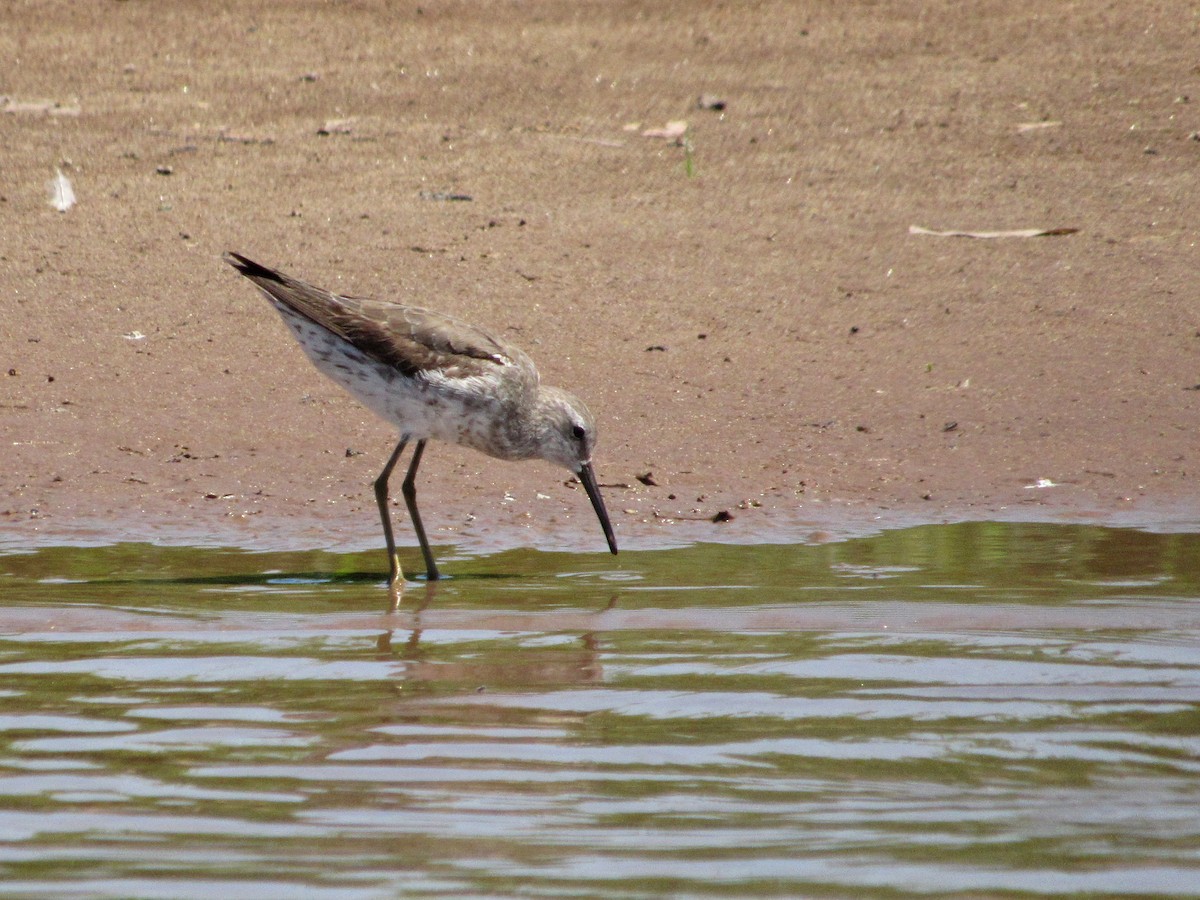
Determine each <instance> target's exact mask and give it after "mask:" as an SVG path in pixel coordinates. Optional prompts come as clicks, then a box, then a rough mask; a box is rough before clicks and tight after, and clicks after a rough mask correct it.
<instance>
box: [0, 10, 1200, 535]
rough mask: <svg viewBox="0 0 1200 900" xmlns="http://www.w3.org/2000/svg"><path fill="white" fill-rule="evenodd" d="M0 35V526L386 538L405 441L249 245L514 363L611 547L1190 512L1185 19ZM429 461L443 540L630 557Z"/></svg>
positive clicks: (410, 22) (674, 13)
mask: <svg viewBox="0 0 1200 900" xmlns="http://www.w3.org/2000/svg"><path fill="white" fill-rule="evenodd" d="M3 15H4V18H5V20H6V21H5V27H3V28H0V58H3V59H5V60H8V63H7V64H6V65H5V66H4V70H3V73H2V77H3V81H0V95H3V99H0V126H2V127H3V133H4V144H5V149H4V151H3V153H2V155H0V236H2V240H0V435H2V440H3V446H4V447H5V464H4V466H3V469H2V471H0V544H3V545H5V546H10V547H11V546H21V545H24V544H31V543H52V542H56V541H79V540H97V541H110V540H126V539H155V540H169V541H182V542H195V541H206V542H216V543H233V544H239V545H246V546H281V545H288V546H363V545H369V544H371V543H373V542H375V541H377V540H378V523H377V521H376V514H375V509H374V503H373V498H372V495H371V490H370V482H371V480H372V479H373V478H374V476H375V474H376V473H377V472H378V470H379V468H380V467H381V466H382V463H383V461H384V459H385V458H386V455H387V452H388V450H389V449H390V445H391V443H392V440H393V434H392V431H391V429H390V428H389V427H388V426H387V425H385V424H384V423H382V422H380V421H377V420H375V419H374V418H373V417H371V415H370V414H369V413H367V412H366V411H364V410H363V409H362V408H361V407H359V406H358V405H356V403H355V402H354V401H353V400H352V399H350V398H349V397H347V396H344V395H343V394H342V393H341V392H340V391H339V389H338V388H337V387H336V386H334V385H333V384H331V383H329V382H327V381H325V380H324V379H323V378H322V376H321V375H320V374H319V373H317V372H316V371H315V370H314V369H312V368H311V367H310V366H309V364H308V363H307V361H306V360H305V359H304V357H303V356H302V354H301V352H300V350H299V349H298V348H297V347H296V346H295V345H294V343H293V341H292V339H291V337H290V336H289V335H288V334H287V332H286V330H285V329H284V326H283V325H282V323H280V322H279V320H278V318H277V316H276V315H275V314H274V313H273V312H272V310H271V309H270V307H269V306H268V305H267V304H266V303H265V302H264V301H263V300H262V299H261V298H259V297H258V296H257V295H256V294H255V292H254V291H253V290H252V289H251V288H250V286H249V285H248V284H246V283H245V282H244V281H243V280H241V279H239V277H238V276H237V275H236V274H235V273H233V272H232V271H231V270H230V269H229V268H228V267H226V266H224V265H223V264H222V263H221V262H220V254H221V251H223V250H225V249H234V250H238V251H241V252H244V253H246V254H248V255H250V256H253V257H255V258H256V259H260V260H261V261H262V262H264V263H267V264H269V265H275V266H278V267H280V268H283V269H285V270H287V271H290V272H293V273H295V274H297V275H299V276H301V277H304V278H306V279H308V280H310V281H313V282H315V283H318V284H322V285H324V286H326V287H329V288H331V289H334V290H338V291H341V292H344V293H353V294H360V295H371V296H377V297H386V298H392V299H396V300H399V301H402V302H407V303H413V304H418V305H424V306H428V307H432V308H435V309H439V310H442V311H445V312H449V313H452V314H454V315H457V316H459V317H461V318H464V319H467V320H469V321H473V322H477V323H479V324H482V325H486V326H488V327H490V328H492V329H494V330H495V331H497V332H498V333H501V334H503V335H504V336H505V337H507V338H509V339H511V340H513V341H515V342H516V343H518V344H519V345H521V346H523V347H524V348H525V349H526V350H527V351H528V352H529V353H530V354H531V355H532V356H533V357H534V358H535V359H536V360H537V361H538V363H539V366H540V368H541V370H542V374H543V377H544V378H545V380H547V381H549V382H551V383H557V384H561V385H563V386H565V387H568V388H570V389H572V390H574V391H575V392H577V393H578V394H580V395H581V396H583V397H584V399H585V400H586V401H587V402H588V404H589V406H590V407H591V409H592V411H593V412H594V413H595V415H596V417H597V419H598V421H599V423H600V428H601V443H600V447H599V450H598V452H597V457H596V469H597V473H598V475H599V477H600V481H601V482H602V484H604V485H607V487H606V489H605V494H606V496H607V498H608V504H609V507H610V511H611V512H612V513H613V519H614V522H615V524H616V527H617V532H618V536H619V538H620V539H621V540H622V542H623V543H624V545H625V546H629V547H639V546H640V547H650V546H658V545H662V544H666V543H674V542H678V541H686V540H696V539H701V540H703V539H713V540H746V541H757V540H793V539H794V540H802V539H808V538H813V537H820V536H824V535H837V534H840V533H843V532H844V531H845V530H846V529H850V530H854V529H867V528H872V527H878V526H879V525H881V524H882V525H888V524H906V523H911V522H917V521H942V520H947V519H962V518H996V517H1002V518H1031V519H1038V518H1041V519H1069V520H1076V521H1080V520H1082V521H1099V522H1114V523H1137V524H1150V525H1153V524H1155V523H1159V524H1162V523H1167V524H1170V523H1175V524H1176V525H1179V526H1180V527H1186V526H1188V525H1195V524H1197V522H1198V521H1200V513H1198V512H1197V510H1198V509H1200V506H1198V505H1197V501H1198V500H1200V481H1198V479H1197V474H1200V464H1198V452H1200V450H1198V441H1197V426H1198V425H1200V418H1198V413H1200V315H1198V313H1197V308H1198V307H1197V303H1196V295H1197V287H1196V275H1195V273H1196V271H1197V263H1198V262H1200V250H1198V248H1197V236H1198V233H1200V228H1198V226H1197V217H1196V209H1197V181H1196V172H1197V167H1198V166H1200V139H1198V137H1200V74H1198V70H1197V68H1196V58H1195V47H1196V42H1197V38H1198V36H1200V35H1198V32H1200V19H1198V18H1197V13H1196V9H1195V8H1194V6H1193V5H1191V4H1187V3H1183V2H1164V3H1158V4H1153V5H1150V6H1147V5H1144V4H1127V5H1121V4H1101V3H1080V4H1075V5H1072V6H1071V7H1069V8H1062V9H1058V8H1055V9H1050V8H1048V7H1046V6H1045V4H1042V3H1035V2H1025V0H1022V2H1015V3H1014V2H1005V3H1000V2H996V3H981V4H970V5H969V6H961V5H960V4H954V3H942V4H934V5H930V4H928V3H916V2H912V3H907V2H892V3H881V4H873V5H862V4H843V3H791V2H783V3H762V4H737V5H735V6H732V7H731V6H729V5H723V4H715V3H690V2H689V3H683V2H663V3H607V2H606V3H576V2H532V3H528V2H527V3H502V4H476V3H436V4H428V3H422V4H417V3H405V4H388V5H385V4H382V3H370V2H355V3H331V4H322V5H311V4H294V3H281V2H258V3H239V4H225V3H216V2H210V3H194V4H186V5H184V4H140V3H102V4H83V5H79V4H71V3H65V2H63V3H53V2H51V3H16V4H10V5H9V6H8V7H7V8H6V10H5V12H4V14H3ZM148 35H153V39H148V37H147V36H148ZM701 97H703V98H704V102H703V103H699V102H698V100H699V99H700V98H701ZM675 122H684V123H686V131H683V133H682V134H678V133H677V132H678V130H679V129H682V128H683V127H684V126H678V127H675V126H671V125H669V123H675ZM661 132H666V133H667V136H662V134H661ZM673 134H674V136H672V135H673ZM56 169H59V170H61V171H62V173H63V175H64V176H65V177H66V178H67V179H68V180H69V181H70V183H71V185H72V188H73V191H74V193H75V196H76V199H77V202H76V204H75V205H74V206H73V207H72V208H71V209H70V210H69V211H67V212H59V211H56V209H55V208H54V207H53V206H52V205H51V202H50V198H51V194H50V188H49V187H48V183H49V182H50V180H51V179H52V178H53V177H54V175H55V170H56ZM911 226H920V227H922V228H925V229H930V230H933V231H939V232H944V231H971V232H996V231H1015V230H1021V229H1041V230H1051V231H1055V232H1058V233H1055V234H1051V235H1048V236H1040V237H1016V236H1009V237H996V238H973V237H962V236H957V237H956V236H942V235H929V234H921V233H912V232H911V230H910V228H911ZM422 471H423V477H422V482H421V490H422V495H421V496H422V508H423V509H424V510H425V511H426V519H427V524H428V526H429V528H430V531H431V537H432V538H433V540H434V541H435V543H458V544H460V545H463V546H467V547H473V548H477V549H488V548H492V547H500V546H510V545H516V544H535V545H544V546H555V547H563V546H567V547H575V548H578V549H595V550H596V551H597V552H600V551H602V550H603V539H602V537H601V535H600V531H599V528H598V527H597V526H596V523H595V521H594V518H593V516H592V513H591V509H590V507H589V506H588V503H587V500H586V498H585V497H584V496H583V493H582V491H581V490H579V489H578V487H577V486H573V485H569V484H566V483H565V482H566V480H567V478H568V477H569V475H568V473H566V472H565V471H562V472H560V471H556V470H554V469H552V468H550V467H549V466H547V465H543V464H519V465H514V464H507V463H501V462H498V461H493V460H489V459H487V458H484V457H482V456H479V455H478V454H474V453H472V452H470V451H466V450H460V449H458V448H455V447H444V446H437V447H434V448H432V449H431V451H430V453H429V454H427V461H426V463H425V465H424V466H423V469H422ZM722 512H728V513H729V514H730V515H731V517H732V518H731V519H730V520H728V521H724V522H718V523H714V522H713V521H712V519H713V517H716V516H718V514H720V513H722ZM399 535H400V540H401V542H402V543H404V544H412V543H415V542H414V541H413V539H412V536H411V533H410V532H409V530H408V528H407V526H406V525H405V524H403V523H401V524H400V525H399Z"/></svg>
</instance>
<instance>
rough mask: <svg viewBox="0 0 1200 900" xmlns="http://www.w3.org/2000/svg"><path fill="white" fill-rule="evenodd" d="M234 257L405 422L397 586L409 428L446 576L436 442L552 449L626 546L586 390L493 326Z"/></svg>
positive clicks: (341, 369)
mask: <svg viewBox="0 0 1200 900" xmlns="http://www.w3.org/2000/svg"><path fill="white" fill-rule="evenodd" d="M224 259H225V261H226V262H228V263H229V264H230V265H231V266H233V267H234V268H235V269H237V270H238V271H239V272H240V273H241V274H243V275H245V276H246V277H247V278H249V279H250V280H251V281H252V282H254V284H255V285H256V286H257V287H258V288H259V290H260V291H262V293H263V294H264V295H265V296H266V298H267V299H268V300H269V301H270V302H271V304H272V305H273V306H274V307H275V309H276V310H278V312H279V314H280V316H282V318H283V320H284V322H286V323H287V325H288V327H289V328H290V329H291V331H292V334H293V335H295V337H296V339H297V340H298V341H299V342H300V345H301V346H302V347H303V348H304V352H305V353H306V354H307V355H308V358H309V359H310V360H312V362H313V364H314V365H315V366H316V367H317V368H318V369H320V370H321V371H322V372H323V373H325V374H326V375H328V376H329V377H330V378H332V379H333V380H334V381H336V382H337V383H338V384H340V385H341V386H342V387H344V388H345V389H346V390H347V391H349V392H350V393H351V394H352V395H353V396H354V397H355V398H357V399H358V400H359V401H361V402H362V403H363V404H364V405H365V406H367V407H368V408H369V409H371V410H373V411H374V412H375V413H376V414H378V415H379V416H381V417H382V418H383V419H385V420H386V421H388V422H391V423H392V424H393V425H395V426H396V427H397V428H398V429H399V431H400V434H401V439H400V443H399V444H398V445H397V447H396V449H395V451H394V452H393V453H392V457H391V459H390V460H389V461H388V465H387V466H386V467H385V468H384V471H383V472H382V473H381V475H380V477H379V480H377V481H376V497H377V499H378V500H379V504H380V516H381V518H382V520H383V525H384V534H385V537H386V538H387V543H388V554H389V558H390V563H391V567H392V573H391V581H390V583H391V587H392V593H393V597H394V598H396V599H398V597H399V590H400V588H399V585H400V579H401V578H402V574H401V572H400V567H399V563H398V561H397V559H396V554H395V547H394V542H393V540H392V536H391V520H390V517H389V515H388V512H387V506H386V501H387V479H388V476H389V475H390V474H391V470H392V467H393V466H394V465H395V463H396V460H397V459H398V458H399V456H400V454H401V452H402V451H403V449H404V447H405V445H406V444H407V442H408V441H409V440H416V441H417V447H416V449H415V450H414V451H413V459H412V462H411V463H410V465H409V472H408V476H407V477H406V478H405V482H404V494H405V500H406V501H407V502H408V508H409V514H410V516H411V518H412V520H413V526H414V528H415V529H416V531H417V537H418V539H419V540H420V542H421V550H422V553H423V554H424V556H425V563H426V569H427V576H428V577H429V578H430V579H435V578H437V577H438V572H437V567H436V565H435V564H434V562H433V555H432V553H431V552H430V550H429V544H428V541H427V540H426V538H425V532H424V528H423V527H422V525H421V521H420V514H419V512H418V511H417V507H416V492H415V487H414V484H413V480H414V477H415V475H416V469H417V466H418V465H419V463H420V459H421V454H422V452H423V451H424V447H425V442H426V441H428V440H431V439H434V440H441V441H449V442H452V443H456V444H463V445H465V446H468V447H473V448H474V449H476V450H479V451H481V452H483V453H486V454H488V455H489V456H494V457H497V458H499V459H510V460H520V459H535V458H536V459H545V460H548V461H549V462H553V463H556V464H558V465H561V466H564V467H566V468H568V469H570V470H571V471H573V472H575V473H576V474H577V475H578V476H579V479H580V481H581V482H582V483H583V485H584V488H585V489H586V490H587V493H588V496H589V498H590V499H591V501H592V506H593V507H594V508H595V510H596V515H597V517H598V518H599V519H600V524H601V527H602V528H603V529H604V534H605V538H606V539H607V541H608V545H609V549H610V550H611V551H612V552H613V553H616V552H617V546H616V540H615V538H614V537H613V533H612V528H611V526H610V524H609V520H608V513H607V511H606V510H605V508H604V501H603V499H602V498H601V497H600V493H599V489H598V488H597V487H596V483H595V476H594V475H593V474H592V466H591V457H592V450H593V449H594V447H595V443H596V426H595V421H594V419H593V418H592V415H591V413H590V412H588V409H587V407H586V406H585V405H584V404H583V402H582V401H580V400H579V399H578V398H577V397H574V396H573V395H571V394H569V393H567V392H566V391H563V390H561V389H559V388H554V387H548V386H544V385H542V384H541V383H540V379H539V377H538V372H537V368H536V367H535V366H534V364H533V361H532V360H531V359H530V358H529V357H528V356H526V355H525V353H523V352H522V351H521V350H519V349H518V348H516V347H513V346H512V345H510V344H508V343H507V342H505V341H502V340H500V339H499V338H497V337H495V336H494V335H492V334H489V333H488V332H486V331H484V330H483V329H481V328H477V327H475V326H473V325H469V324H467V323H466V322H461V321H459V320H458V319H454V318H452V317H450V316H445V315H441V314H440V313H436V312H432V311H430V310H427V309H422V308H420V307H415V306H402V305H400V304H398V303H389V302H387V301H383V300H364V299H360V298H356V297H343V296H339V295H337V294H333V293H330V292H329V291H326V290H323V289H321V288H318V287H314V286H313V285H311V284H308V283H307V282H305V281H301V280H300V279H298V278H293V277H291V276H289V275H285V274H283V273H282V272H278V271H276V270H274V269H270V268H268V267H266V266H263V265H260V264H258V263H256V262H254V261H252V260H250V259H247V258H246V257H244V256H241V255H239V254H237V253H227V254H225V256H224Z"/></svg>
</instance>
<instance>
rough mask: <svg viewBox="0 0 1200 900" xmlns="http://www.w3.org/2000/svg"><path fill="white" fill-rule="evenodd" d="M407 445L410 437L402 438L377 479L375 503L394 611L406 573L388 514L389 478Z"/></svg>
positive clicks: (397, 604) (389, 592)
mask: <svg viewBox="0 0 1200 900" xmlns="http://www.w3.org/2000/svg"><path fill="white" fill-rule="evenodd" d="M407 444H408V435H405V436H404V437H402V438H400V443H398V444H396V449H395V450H393V451H392V455H391V456H390V457H388V461H387V465H385V466H384V467H383V471H382V472H380V473H379V477H378V478H376V479H375V502H376V503H377V504H378V505H379V518H380V519H381V520H382V521H383V539H384V540H385V541H387V553H388V568H389V571H388V596H389V597H391V600H392V608H393V609H395V608H396V607H397V606H399V605H400V595H401V594H402V593H404V572H403V571H402V570H401V568H400V557H399V556H397V555H396V538H395V536H394V535H393V534H392V517H391V514H390V513H389V512H388V478H390V477H391V475H392V469H394V468H396V461H397V460H399V459H400V454H401V453H403V452H404V448H405V446H407Z"/></svg>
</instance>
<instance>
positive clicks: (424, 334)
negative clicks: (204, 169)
mask: <svg viewBox="0 0 1200 900" xmlns="http://www.w3.org/2000/svg"><path fill="white" fill-rule="evenodd" d="M222 258H223V259H224V260H225V262H227V263H229V264H230V265H231V266H233V267H234V268H235V269H237V270H238V271H239V272H241V273H242V274H243V275H245V276H246V277H247V278H249V279H250V280H251V281H253V282H254V284H255V285H257V286H258V287H259V289H261V290H262V291H263V292H265V293H266V294H268V295H270V296H271V297H272V298H274V299H275V300H276V301H278V302H280V303H282V304H283V305H284V306H287V307H288V308H289V309H292V310H295V311H296V312H297V313H299V314H300V315H302V316H304V317H305V318H307V319H310V320H311V321H313V322H315V323H316V324H317V325H320V326H321V327H322V328H325V329H328V330H329V331H332V332H333V333H334V334H336V335H338V336H339V337H341V338H344V339H345V340H347V341H349V342H350V343H352V344H353V345H354V346H355V347H357V348H358V349H359V350H361V351H362V352H363V353H366V354H367V355H368V356H370V357H371V358H372V359H375V360H377V361H379V362H381V363H383V364H384V365H388V366H393V367H395V368H396V369H399V370H400V371H401V372H402V373H404V374H405V375H409V376H412V375H416V374H418V373H419V372H423V371H427V370H429V369H438V370H440V371H441V372H442V373H443V374H444V375H446V376H447V377H451V378H453V377H467V376H470V375H482V374H484V373H485V372H487V371H488V369H489V368H491V367H492V366H497V365H501V366H503V365H510V364H512V363H514V362H516V357H517V355H518V354H520V351H519V350H516V349H515V348H511V347H508V346H506V345H505V344H503V343H502V342H500V341H499V340H497V339H496V338H495V337H493V336H492V335H490V334H488V333H487V332H486V331H484V330H483V329H481V328H476V327H475V326H473V325H468V324H467V323H465V322H460V321H458V320H457V319H453V318H451V317H450V316H443V315H441V314H440V313H436V312H432V311H430V310H427V309H421V308H420V307H416V306H401V305H400V304H398V303H387V302H385V301H381V300H362V299H359V298H356V297H342V296H339V295H337V294H331V293H330V292H329V291H326V290H323V289H321V288H319V287H315V286H314V285H311V284H309V283H308V282H306V281H301V280H300V279H299V278H293V277H291V276H290V275H285V274H284V273H282V272H278V271H276V270H275V269H271V268H268V267H267V266H263V265H260V264H258V263H256V262H254V261H253V260H250V259H247V258H246V257H244V256H241V255H240V254H237V253H226V254H225V255H224V257H222Z"/></svg>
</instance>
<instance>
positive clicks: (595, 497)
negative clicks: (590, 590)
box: [575, 463, 617, 554]
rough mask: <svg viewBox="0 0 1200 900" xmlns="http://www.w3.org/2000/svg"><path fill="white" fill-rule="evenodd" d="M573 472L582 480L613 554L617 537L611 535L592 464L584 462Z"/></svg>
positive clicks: (615, 549) (606, 512)
mask: <svg viewBox="0 0 1200 900" xmlns="http://www.w3.org/2000/svg"><path fill="white" fill-rule="evenodd" d="M575 474H576V475H578V476H579V480H580V481H581V482H583V489H584V490H585V491H587V495H588V499H589V500H591V501H592V509H594V510H596V518H598V519H599V520H600V527H601V528H603V529H604V538H605V540H607V541H608V549H609V550H611V551H612V552H613V553H614V554H615V553H616V552H617V539H616V538H615V537H614V536H613V530H612V524H611V523H610V522H609V521H608V510H607V509H605V508H604V498H603V497H601V496H600V488H598V487H596V475H595V473H594V472H592V464H591V463H584V464H583V465H582V466H580V467H579V471H578V472H576V473H575Z"/></svg>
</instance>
